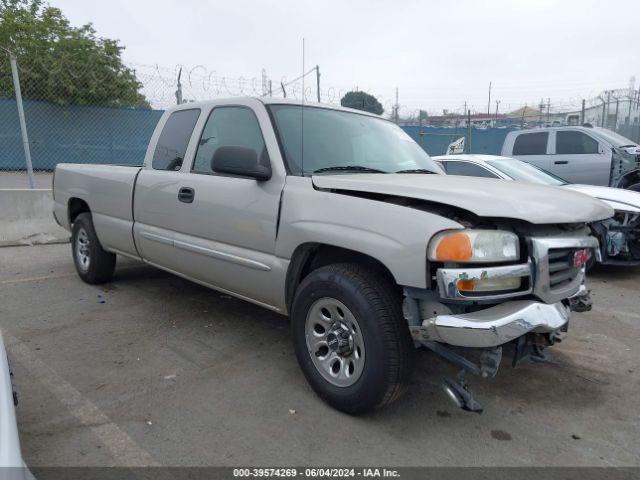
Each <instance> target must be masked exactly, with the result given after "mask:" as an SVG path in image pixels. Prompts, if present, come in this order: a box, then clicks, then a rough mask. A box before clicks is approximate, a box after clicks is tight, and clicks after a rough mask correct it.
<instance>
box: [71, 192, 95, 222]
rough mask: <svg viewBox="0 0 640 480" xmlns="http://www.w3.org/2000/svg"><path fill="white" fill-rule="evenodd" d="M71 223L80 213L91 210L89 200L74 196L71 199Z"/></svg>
mask: <svg viewBox="0 0 640 480" xmlns="http://www.w3.org/2000/svg"><path fill="white" fill-rule="evenodd" d="M68 212H69V224H72V223H73V222H74V221H75V219H76V218H77V216H78V215H80V214H81V213H85V212H91V209H90V208H89V205H87V202H85V201H84V200H82V199H81V198H72V199H70V200H69V208H68Z"/></svg>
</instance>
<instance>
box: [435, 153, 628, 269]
mask: <svg viewBox="0 0 640 480" xmlns="http://www.w3.org/2000/svg"><path fill="white" fill-rule="evenodd" d="M433 159H434V160H437V161H438V162H440V164H441V165H442V166H443V168H444V169H445V171H446V172H447V174H448V175H463V176H468V177H486V178H502V179H505V180H516V181H520V182H527V183H537V184H540V185H550V186H559V187H564V188H568V189H571V190H575V191H577V192H581V193H584V194H586V195H590V196H592V197H595V198H597V199H599V200H602V201H604V202H605V203H607V204H609V205H610V206H611V207H612V208H613V209H614V211H615V215H614V216H613V217H612V218H608V219H606V220H602V221H600V222H595V223H592V224H591V230H592V232H593V234H594V236H596V237H597V238H598V240H599V241H600V258H599V261H600V263H602V264H607V265H629V266H631V265H640V193H636V192H631V191H629V190H621V189H619V188H610V187H598V186H593V185H579V184H572V183H569V182H567V181H565V180H564V179H562V178H560V177H557V176H555V175H552V174H550V173H549V172H545V171H543V170H542V169H540V168H537V167H534V166H532V165H530V164H528V163H526V162H521V161H520V160H516V159H514V158H509V157H499V156H494V155H447V156H441V157H433ZM593 261H595V259H594V260H593Z"/></svg>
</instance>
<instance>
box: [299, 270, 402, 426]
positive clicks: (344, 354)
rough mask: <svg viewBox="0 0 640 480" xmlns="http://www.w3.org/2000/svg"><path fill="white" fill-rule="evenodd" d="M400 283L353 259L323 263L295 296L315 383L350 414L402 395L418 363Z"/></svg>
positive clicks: (304, 362) (305, 366) (302, 351)
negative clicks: (405, 316)
mask: <svg viewBox="0 0 640 480" xmlns="http://www.w3.org/2000/svg"><path fill="white" fill-rule="evenodd" d="M401 303H402V298H401V295H400V293H399V292H398V291H397V288H396V287H395V285H394V284H393V283H392V282H391V281H390V280H388V279H387V278H386V277H384V276H383V275H381V274H379V273H377V272H376V271H374V270H371V269H369V268H366V267H363V266H360V265H357V264H350V263H341V264H334V265H328V266H325V267H321V268H319V269H317V270H314V271H313V272H311V273H310V274H309V275H308V276H307V277H306V278H305V279H304V280H303V281H302V282H301V284H300V286H299V287H298V289H297V291H296V295H295V298H294V301H293V307H292V313H291V319H292V333H293V342H294V347H295V352H296V357H297V359H298V363H299V364H300V368H301V369H302V372H303V373H304V375H305V377H306V379H307V381H308V382H309V384H310V385H311V387H312V388H313V390H314V391H315V392H316V393H317V394H318V395H319V396H320V397H321V398H322V399H324V400H325V401H326V402H327V403H328V404H330V405H331V406H333V407H334V408H337V409H338V410H341V411H344V412H347V413H362V412H366V411H369V410H373V409H375V408H379V407H382V406H385V405H387V404H389V403H391V402H393V401H394V400H395V399H397V398H398V397H399V396H400V394H401V392H402V390H403V387H404V385H405V384H406V382H407V380H408V378H409V376H410V373H411V368H412V366H413V354H414V347H413V342H412V340H411V336H410V335H409V329H408V327H407V323H406V320H405V319H404V317H403V315H402V307H401Z"/></svg>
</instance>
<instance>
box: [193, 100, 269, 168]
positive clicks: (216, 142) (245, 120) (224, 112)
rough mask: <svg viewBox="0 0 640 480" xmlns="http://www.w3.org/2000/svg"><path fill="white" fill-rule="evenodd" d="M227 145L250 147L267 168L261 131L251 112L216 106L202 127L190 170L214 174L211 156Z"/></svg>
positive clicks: (267, 163)
mask: <svg viewBox="0 0 640 480" xmlns="http://www.w3.org/2000/svg"><path fill="white" fill-rule="evenodd" d="M229 146H235V147H245V148H251V149H252V150H254V151H255V152H256V155H257V156H258V159H259V161H260V163H261V164H262V165H265V166H268V165H269V157H268V155H267V149H266V147H265V144H264V139H263V138H262V131H261V130H260V125H259V124H258V119H257V118H256V116H255V114H254V113H253V111H252V110H251V109H249V108H246V107H217V108H214V109H213V111H212V112H211V115H209V119H208V120H207V123H206V124H205V126H204V130H203V131H202V136H201V137H200V142H199V143H198V152H197V153H196V158H195V160H194V162H193V168H192V169H191V171H192V172H194V173H213V171H212V170H211V159H212V158H213V154H214V153H215V152H216V150H217V149H218V148H220V147H229Z"/></svg>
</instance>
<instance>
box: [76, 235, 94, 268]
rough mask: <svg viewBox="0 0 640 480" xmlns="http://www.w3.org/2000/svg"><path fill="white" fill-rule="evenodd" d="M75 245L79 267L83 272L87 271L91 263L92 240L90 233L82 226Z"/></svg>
mask: <svg viewBox="0 0 640 480" xmlns="http://www.w3.org/2000/svg"><path fill="white" fill-rule="evenodd" d="M75 247H76V248H75V252H76V260H77V262H78V268H79V269H80V270H82V271H83V272H86V271H88V270H89V264H90V263H91V251H90V247H91V242H90V241H89V235H88V234H87V231H86V230H85V229H84V228H80V229H79V230H78V234H77V235H76V245H75Z"/></svg>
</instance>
